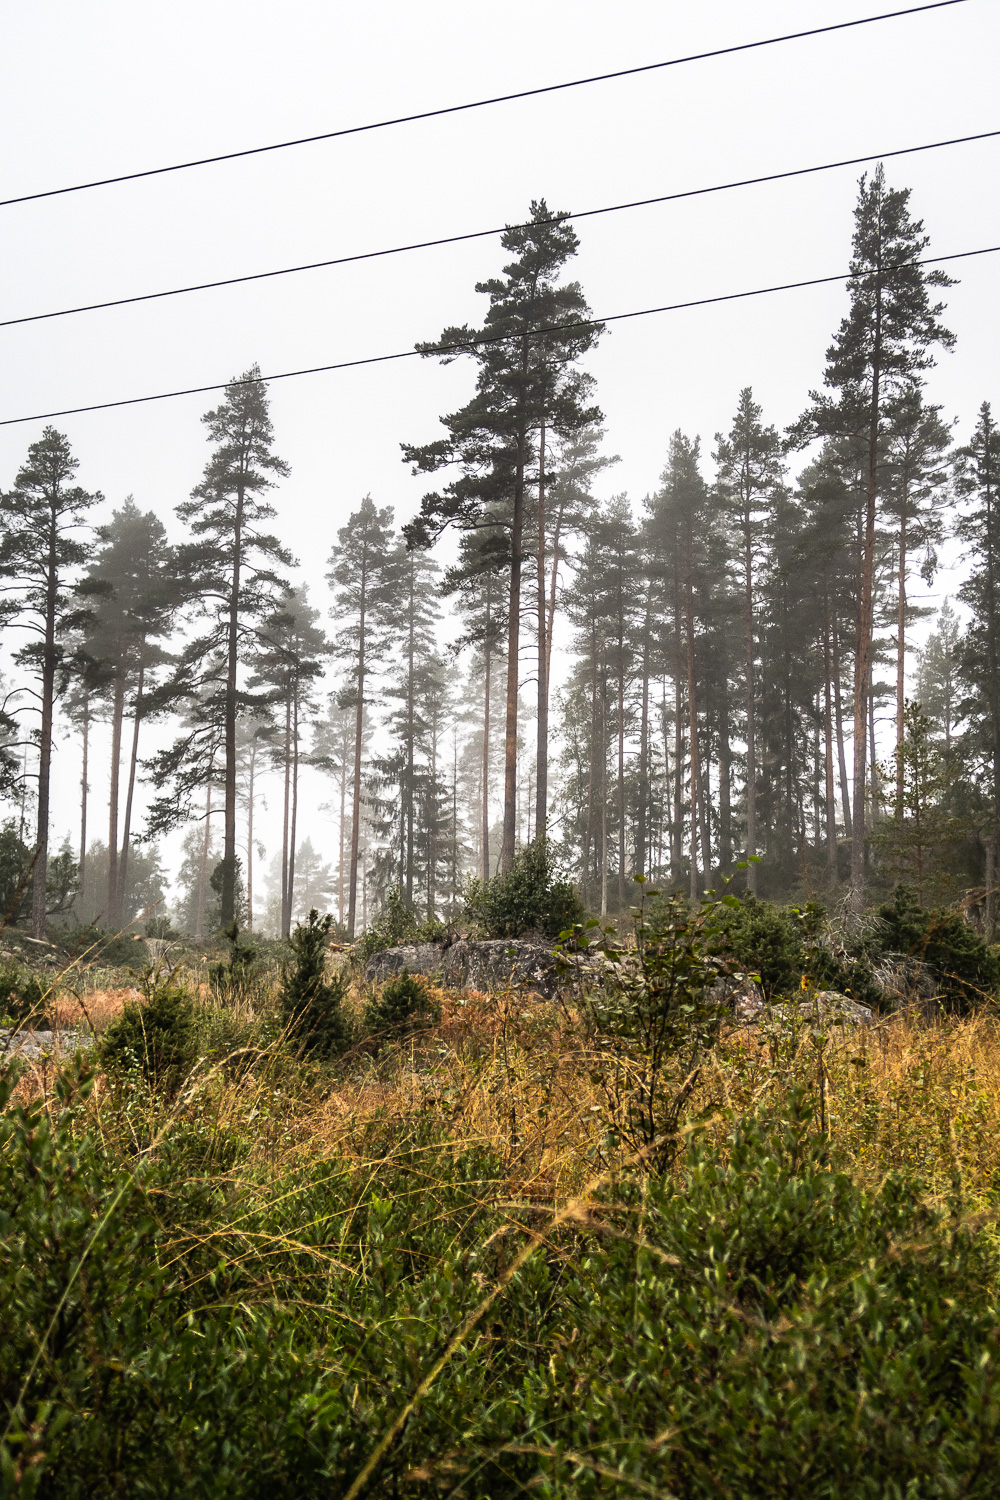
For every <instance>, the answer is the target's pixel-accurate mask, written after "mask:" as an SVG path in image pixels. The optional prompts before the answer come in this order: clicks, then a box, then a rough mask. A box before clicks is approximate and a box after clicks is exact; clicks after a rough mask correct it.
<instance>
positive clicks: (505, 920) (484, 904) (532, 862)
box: [465, 838, 584, 940]
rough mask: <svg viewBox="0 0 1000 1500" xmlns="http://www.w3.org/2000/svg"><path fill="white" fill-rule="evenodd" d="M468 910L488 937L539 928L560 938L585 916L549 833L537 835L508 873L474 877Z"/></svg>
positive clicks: (514, 935)
mask: <svg viewBox="0 0 1000 1500" xmlns="http://www.w3.org/2000/svg"><path fill="white" fill-rule="evenodd" d="M465 915H466V917H467V919H468V920H469V921H470V922H471V923H472V924H473V925H474V926H476V927H478V928H479V929H480V930H481V931H482V932H483V933H484V934H485V936H486V937H489V938H503V937H522V936H524V935H525V934H529V933H540V934H541V936H542V937H545V938H549V939H553V940H554V939H555V938H557V937H558V936H559V934H560V933H561V932H565V931H567V930H569V929H570V928H572V927H573V926H574V925H575V924H577V923H579V922H581V921H582V920H583V915H584V912H583V903H582V902H581V900H580V898H579V896H578V895H577V893H576V891H575V890H574V888H573V885H572V883H571V882H570V881H568V880H559V879H557V877H556V873H555V870H554V868H553V865H552V859H551V852H550V850H549V846H548V843H547V842H546V840H545V839H544V838H540V839H533V840H532V842H531V843H530V844H526V845H525V847H524V848H523V849H521V850H520V851H519V852H518V853H517V854H516V855H515V857H514V863H513V865H512V866H511V868H510V870H508V871H507V872H506V873H505V874H501V875H494V876H493V878H492V880H487V881H482V880H473V881H470V883H469V886H468V888H467V891H466V898H465Z"/></svg>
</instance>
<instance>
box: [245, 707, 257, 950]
mask: <svg viewBox="0 0 1000 1500" xmlns="http://www.w3.org/2000/svg"><path fill="white" fill-rule="evenodd" d="M258 743H259V741H258V739H257V736H256V734H254V735H252V736H251V739H250V767H249V771H248V773H247V932H253V811H254V798H255V796H256V792H257V747H258Z"/></svg>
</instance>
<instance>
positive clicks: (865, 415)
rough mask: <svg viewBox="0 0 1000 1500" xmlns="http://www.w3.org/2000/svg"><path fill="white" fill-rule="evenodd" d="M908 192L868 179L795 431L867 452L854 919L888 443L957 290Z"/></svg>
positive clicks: (944, 340)
mask: <svg viewBox="0 0 1000 1500" xmlns="http://www.w3.org/2000/svg"><path fill="white" fill-rule="evenodd" d="M909 197H910V193H909V189H891V188H889V187H887V185H886V181H885V173H884V171H883V169H882V167H881V165H879V167H878V168H877V169H876V171H875V172H874V173H873V174H872V176H871V178H870V179H869V178H868V177H867V176H864V177H862V179H861V183H860V188H859V194H858V203H857V208H856V210H855V218H854V244H853V254H852V257H851V274H850V280H849V283H848V284H849V289H850V299H851V305H850V311H849V313H848V315H847V317H846V318H844V320H843V321H842V323H841V325H840V328H839V329H838V331H837V333H836V334H835V336H834V341H833V343H832V344H831V346H830V348H829V350H828V351H827V364H826V371H825V374H824V384H825V385H826V387H827V390H828V391H829V392H831V394H829V395H822V394H819V393H818V392H815V391H814V392H813V393H812V394H811V397H810V403H811V404H810V406H809V408H808V410H807V412H806V413H805V415H804V417H803V418H802V419H801V420H800V422H799V424H798V425H797V427H796V428H795V429H794V430H793V432H794V436H795V437H796V438H797V439H798V440H799V441H807V440H809V439H810V438H812V437H816V436H833V437H845V438H849V439H852V440H854V441H856V442H857V443H858V444H859V445H860V446H861V448H862V449H863V452H864V500H863V507H862V512H861V515H860V517H859V527H858V536H859V546H858V554H859V569H858V572H859V593H858V627H857V635H856V640H855V652H854V798H853V800H854V817H853V831H852V845H851V885H852V890H853V898H854V905H855V910H856V911H857V910H859V909H860V903H861V900H862V890H863V885H864V866H865V817H864V809H865V806H866V793H867V781H866V774H867V773H866V767H867V753H868V707H869V701H870V694H871V681H872V665H873V642H874V624H875V569H876V530H877V524H878V520H879V510H880V505H881V504H882V503H884V500H885V497H886V493H887V489H888V486H889V471H888V466H887V456H886V440H887V437H888V433H889V429H890V428H891V424H892V421H893V418H894V416H895V415H897V414H898V413H899V410H900V406H901V404H902V403H904V402H906V401H908V400H911V399H912V397H913V393H914V391H915V390H918V389H919V387H920V383H921V378H922V374H923V372H924V371H925V370H927V369H928V368H929V367H930V366H931V365H932V364H933V362H934V359H933V349H934V347H935V345H941V346H943V347H944V348H951V347H952V345H953V344H954V342H955V340H954V335H953V334H951V333H950V332H949V331H948V329H946V328H945V327H944V326H943V324H942V323H941V322H940V315H941V313H942V311H943V310H944V309H943V304H941V303H933V302H932V301H931V297H930V290H931V288H932V287H947V286H950V285H952V281H951V278H949V277H948V276H946V275H945V273H944V272H943V271H927V270H926V269H925V267H924V266H923V265H922V264H921V260H922V258H923V256H924V252H925V251H926V249H927V246H928V244H929V243H930V241H929V239H928V237H927V235H925V234H924V232H923V224H922V223H921V222H920V221H919V220H915V219H913V218H912V217H911V215H910V211H909V207H908V202H909Z"/></svg>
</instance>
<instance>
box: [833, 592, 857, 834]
mask: <svg viewBox="0 0 1000 1500" xmlns="http://www.w3.org/2000/svg"><path fill="white" fill-rule="evenodd" d="M833 702H834V708H835V710H836V722H837V765H838V770H839V773H840V798H841V803H842V806H843V810H844V832H845V833H846V835H847V837H848V838H850V837H851V830H852V820H851V795H850V791H849V790H848V785H847V755H846V753H845V751H844V711H843V703H842V699H841V667H840V635H839V632H838V630H837V622H836V620H834V622H833Z"/></svg>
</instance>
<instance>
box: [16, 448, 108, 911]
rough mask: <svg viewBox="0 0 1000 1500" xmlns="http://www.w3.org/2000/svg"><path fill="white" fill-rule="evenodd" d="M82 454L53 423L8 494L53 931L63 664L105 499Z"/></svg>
mask: <svg viewBox="0 0 1000 1500" xmlns="http://www.w3.org/2000/svg"><path fill="white" fill-rule="evenodd" d="M78 467H79V461H78V460H77V459H75V458H74V457H73V454H72V450H71V449H70V446H69V442H68V440H67V439H66V438H65V437H64V436H63V434H62V433H61V432H57V431H56V430H55V428H54V427H46V428H45V431H44V432H43V434H42V436H41V438H40V439H39V441H38V442H36V443H32V444H31V446H30V447H29V449H28V457H27V460H26V462H25V464H24V465H23V467H22V468H21V469H20V470H19V471H18V474H17V477H16V479H15V480H14V487H13V489H11V490H9V491H8V492H7V493H6V494H4V495H2V496H0V518H2V521H3V536H2V538H0V589H2V590H3V594H4V601H3V605H2V615H3V618H4V619H5V620H6V621H8V622H13V623H14V624H16V625H17V626H19V627H20V628H22V629H25V630H28V631H29V632H30V633H31V635H32V637H33V639H31V640H29V642H28V643H27V644H26V645H24V646H22V647H21V648H20V650H19V651H18V652H17V653H16V655H15V658H14V659H15V661H16V662H17V664H18V665H19V666H21V667H24V668H26V669H27V670H28V671H29V672H30V673H31V674H32V675H33V676H34V677H36V678H37V680H38V684H39V686H38V694H37V697H38V708H39V713H40V720H39V729H38V782H37V785H38V797H37V808H36V813H37V820H36V835H35V854H34V869H33V871H32V887H31V889H32V896H31V927H32V933H33V935H34V936H35V937H36V938H42V937H44V935H45V917H46V905H47V898H46V884H47V879H48V858H49V856H48V850H49V792H50V781H51V774H52V740H53V736H52V729H53V712H54V707H55V700H56V692H57V685H58V677H59V673H60V668H61V667H63V665H64V664H65V662H66V659H67V654H68V649H69V643H70V642H71V640H72V636H73V633H74V631H78V630H79V629H80V628H81V626H82V625H83V624H84V622H85V620H86V616H87V611H86V610H85V609H82V608H81V605H80V600H79V598H78V596H77V595H76V594H75V593H74V592H73V591H72V587H71V585H72V582H73V580H74V577H75V575H76V573H77V570H78V569H79V568H80V566H81V565H82V564H83V563H84V562H85V561H86V558H87V547H86V545H85V543H84V541H83V535H84V534H85V532H84V528H85V527H86V521H85V517H86V514H87V512H88V511H89V510H90V508H91V506H93V505H94V504H95V503H96V502H97V501H98V500H100V499H101V498H102V496H100V495H99V494H91V493H89V492H88V491H86V490H84V489H82V488H81V487H80V486H79V485H75V484H74V483H73V479H74V477H75V475H76V471H77V468H78Z"/></svg>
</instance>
